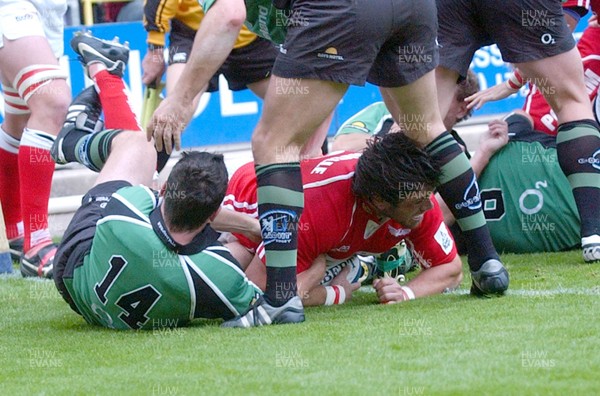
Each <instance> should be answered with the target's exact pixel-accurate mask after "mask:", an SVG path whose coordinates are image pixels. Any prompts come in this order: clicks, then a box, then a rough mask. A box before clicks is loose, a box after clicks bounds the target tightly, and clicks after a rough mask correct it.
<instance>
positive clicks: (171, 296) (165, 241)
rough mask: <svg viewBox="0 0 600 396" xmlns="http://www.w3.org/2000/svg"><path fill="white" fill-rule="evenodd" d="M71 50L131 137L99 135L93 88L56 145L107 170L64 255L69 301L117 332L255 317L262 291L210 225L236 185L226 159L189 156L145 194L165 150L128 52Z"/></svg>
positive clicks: (268, 313)
mask: <svg viewBox="0 0 600 396" xmlns="http://www.w3.org/2000/svg"><path fill="white" fill-rule="evenodd" d="M71 45H72V47H73V48H74V50H75V51H76V52H77V53H78V54H79V55H80V56H81V57H82V59H83V62H84V64H85V65H86V70H87V73H88V75H89V76H90V78H91V79H92V80H93V81H94V82H95V84H96V86H97V87H98V89H99V93H100V98H101V100H102V103H103V104H104V110H105V122H106V125H107V126H108V125H113V126H117V125H116V124H121V125H127V128H128V129H129V130H123V129H106V130H102V131H100V132H95V133H92V131H94V130H95V129H96V121H97V117H98V113H99V112H100V105H99V102H98V99H97V96H96V93H95V91H94V89H93V87H92V88H91V89H86V90H85V91H83V92H82V94H80V95H79V96H78V97H77V98H76V99H75V100H74V102H73V105H72V106H71V107H70V112H69V114H70V116H71V118H69V119H67V122H66V123H65V126H64V127H63V129H62V131H61V132H60V134H59V136H58V138H57V140H56V142H55V144H54V146H53V147H52V155H53V158H54V159H55V160H56V161H57V162H59V163H66V162H79V163H81V164H83V165H86V166H87V167H88V168H90V169H92V170H100V174H99V175H98V178H97V180H96V184H95V185H94V186H93V187H92V189H91V190H90V191H89V192H88V193H87V194H86V195H85V196H84V197H83V199H82V206H81V207H80V208H79V209H78V210H77V212H76V213H75V215H74V217H73V220H72V221H71V223H70V224H69V227H68V228H67V230H66V231H65V234H64V237H63V240H62V243H61V244H60V246H59V249H58V252H57V255H56V258H57V260H56V265H55V274H54V281H55V283H56V286H57V288H58V290H59V291H60V293H61V295H62V296H63V298H64V299H65V300H66V301H67V302H68V303H69V305H70V306H71V308H72V309H73V310H75V312H77V313H79V314H80V315H82V316H83V317H84V319H85V320H86V321H87V322H88V323H90V324H95V325H101V326H106V327H110V328H115V329H152V328H157V327H162V326H174V325H176V326H181V325H185V324H187V323H189V322H190V321H191V320H192V319H194V318H224V319H230V318H233V317H235V316H237V315H240V314H245V313H246V312H247V311H248V310H249V308H250V306H251V304H252V303H253V302H254V301H255V300H257V299H260V298H262V292H261V291H260V290H259V289H258V288H257V287H256V286H255V285H254V284H252V282H250V281H249V280H248V278H247V277H246V276H245V275H244V273H243V272H242V271H241V269H240V268H239V264H238V263H237V262H236V260H235V259H234V258H233V257H232V256H231V254H230V252H229V251H228V250H227V249H226V248H224V247H223V246H221V244H220V243H218V242H217V236H218V233H217V232H215V231H214V230H213V229H212V228H211V227H210V225H209V223H210V222H211V221H212V220H213V219H215V217H216V216H217V214H218V212H219V208H220V204H221V202H222V200H223V197H224V195H225V191H226V188H227V170H226V168H225V164H224V163H223V157H222V156H221V155H216V154H209V153H205V152H202V153H200V152H189V153H186V154H184V155H183V157H182V159H181V160H180V161H179V162H178V163H177V164H176V165H175V167H174V168H173V170H172V172H171V174H170V176H169V178H168V180H167V183H166V185H165V187H164V189H163V191H162V196H161V197H159V195H158V194H157V192H155V191H153V190H151V189H149V188H148V187H145V186H147V185H150V183H151V182H152V176H153V174H154V171H155V169H156V151H155V149H154V143H153V142H148V141H147V140H146V137H145V134H144V133H143V132H141V131H140V130H139V128H138V127H137V121H136V119H135V116H134V114H133V112H132V111H131V108H130V107H129V105H128V103H127V98H126V96H125V93H124V90H125V86H124V84H123V81H122V79H121V77H122V72H123V66H124V64H125V62H126V58H127V53H128V50H127V49H126V48H124V47H123V46H121V45H118V44H116V43H109V42H104V41H101V40H98V39H95V38H93V37H91V36H86V35H79V36H76V37H75V38H74V39H73V40H72V42H71ZM106 99H110V101H108V102H107V101H106ZM288 313H289V311H285V312H283V313H282V312H281V309H271V310H267V309H264V308H263V309H260V310H258V311H256V312H255V314H254V316H253V321H252V323H248V326H251V325H263V324H270V323H272V322H274V323H277V322H278V321H280V320H282V319H285V317H283V318H282V317H281V315H280V314H282V315H287V314H288Z"/></svg>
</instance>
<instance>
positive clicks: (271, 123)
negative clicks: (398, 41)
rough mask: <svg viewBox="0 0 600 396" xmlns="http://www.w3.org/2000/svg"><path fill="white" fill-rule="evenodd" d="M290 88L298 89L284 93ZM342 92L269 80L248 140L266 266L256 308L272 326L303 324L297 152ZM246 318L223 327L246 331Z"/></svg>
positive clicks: (336, 87)
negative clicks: (299, 291)
mask: <svg viewBox="0 0 600 396" xmlns="http://www.w3.org/2000/svg"><path fill="white" fill-rule="evenodd" d="M290 86H293V87H297V88H299V89H297V90H294V92H290V91H289V90H288V89H284V87H290ZM347 88H348V87H347V85H345V84H339V83H333V82H328V81H319V80H307V79H294V80H293V81H292V80H290V79H285V78H281V77H278V76H275V75H273V76H272V77H271V81H270V83H269V88H268V90H267V94H266V96H265V103H264V107H263V114H262V116H261V119H260V121H259V123H258V125H257V127H256V129H255V131H254V134H253V136H252V153H253V155H254V161H255V167H256V175H257V183H258V191H257V193H258V213H259V220H260V222H261V232H262V237H263V241H264V243H265V255H266V265H267V284H266V290H265V295H264V299H265V301H266V303H265V302H261V303H260V304H261V307H264V309H266V310H267V312H269V315H270V316H271V315H273V316H275V317H277V319H275V321H276V322H278V323H294V322H301V321H303V320H304V313H303V309H302V302H301V301H300V299H299V297H298V296H297V295H296V294H297V279H296V256H297V251H296V247H297V240H298V230H297V225H298V220H299V218H300V215H301V213H302V209H303V207H304V193H303V187H302V176H301V174H300V163H299V159H300V152H301V149H302V147H303V146H304V144H305V143H306V141H307V140H308V139H309V138H310V137H311V136H312V134H313V133H314V131H315V130H316V128H317V127H318V126H319V125H320V124H321V123H323V121H324V120H325V119H326V118H327V116H329V114H331V112H332V111H333V109H334V108H335V106H336V105H337V103H338V102H339V100H340V99H341V98H342V96H343V95H344V93H345V92H346V90H347ZM278 307H280V308H278ZM286 311H289V314H288V313H287V312H286ZM248 315H250V316H252V315H253V314H252V311H250V312H249V313H248V314H247V315H243V316H241V317H238V318H235V319H233V320H231V321H229V322H226V323H225V326H230V327H247V326H246V325H245V323H247V322H248V321H249V320H250V319H249V318H248V317H247V316H248Z"/></svg>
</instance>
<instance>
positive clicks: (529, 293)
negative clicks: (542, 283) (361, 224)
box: [358, 286, 600, 297]
mask: <svg viewBox="0 0 600 396" xmlns="http://www.w3.org/2000/svg"><path fill="white" fill-rule="evenodd" d="M358 291H359V292H361V293H372V292H374V291H375V289H373V286H361V287H360V289H358ZM469 293H470V291H469V289H458V290H455V291H452V292H450V293H448V294H458V295H465V294H469ZM506 294H507V295H509V296H524V297H542V296H559V295H579V296H600V286H596V287H593V288H587V289H574V288H564V287H558V288H556V289H550V290H545V289H508V291H507V292H506Z"/></svg>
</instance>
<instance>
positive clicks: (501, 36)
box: [437, 0, 575, 77]
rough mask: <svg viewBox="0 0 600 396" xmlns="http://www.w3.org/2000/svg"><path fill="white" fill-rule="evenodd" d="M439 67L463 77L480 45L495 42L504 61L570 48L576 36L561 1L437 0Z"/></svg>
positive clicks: (532, 58) (535, 57) (530, 58)
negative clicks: (572, 32) (565, 15)
mask: <svg viewBox="0 0 600 396" xmlns="http://www.w3.org/2000/svg"><path fill="white" fill-rule="evenodd" d="M437 8H438V22H439V33H438V41H439V44H440V66H444V67H446V68H448V69H450V70H454V71H457V72H458V73H459V74H460V75H461V76H463V77H464V76H466V74H467V70H468V69H469V64H470V63H471V59H472V58H473V55H474V54H475V51H477V50H478V49H479V48H481V47H483V46H486V45H491V44H494V43H495V44H497V45H498V48H499V49H500V52H501V53H502V58H503V59H504V61H505V62H510V63H524V62H531V61H535V60H539V59H544V58H548V57H551V56H555V55H559V54H562V53H564V52H567V51H569V50H570V49H572V48H573V47H574V46H575V40H574V39H573V36H572V35H571V31H570V30H569V27H568V25H567V22H566V20H565V18H564V16H563V10H562V7H561V1H560V0H506V1H498V0H437Z"/></svg>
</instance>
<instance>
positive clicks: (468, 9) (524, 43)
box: [436, 0, 600, 262]
mask: <svg viewBox="0 0 600 396" xmlns="http://www.w3.org/2000/svg"><path fill="white" fill-rule="evenodd" d="M466 3H467V2H465V1H463V0H437V9H438V27H439V31H438V39H439V44H440V46H439V49H440V64H439V66H438V67H437V69H436V86H437V94H438V103H439V105H440V109H441V111H442V113H443V112H444V111H445V110H446V109H447V107H448V105H449V102H448V99H449V98H450V97H451V94H452V92H454V91H455V89H456V83H457V81H460V78H462V77H464V76H465V75H466V72H467V70H468V67H469V64H470V63H471V60H472V58H473V54H474V53H475V51H476V50H477V49H478V48H480V47H483V46H485V45H491V44H493V43H496V44H498V48H499V49H500V52H501V54H502V58H503V59H504V61H506V62H510V63H512V64H514V65H515V67H516V68H517V69H518V70H519V71H520V72H521V74H522V75H523V77H524V79H525V80H532V81H534V82H535V85H537V87H538V89H539V90H540V92H541V93H542V94H543V96H544V98H545V99H546V101H547V102H548V104H549V105H550V107H551V108H552V110H553V111H554V113H555V114H556V119H557V124H558V127H557V128H556V131H557V136H556V141H557V158H558V162H559V164H560V167H561V170H562V171H563V173H564V174H565V175H566V177H567V179H568V180H569V183H570V184H571V188H572V192H573V197H574V199H575V202H576V204H577V210H578V212H579V216H580V218H581V219H582V221H581V244H582V255H583V259H584V261H585V262H594V261H599V260H600V166H598V158H597V157H598V153H599V152H600V126H599V125H598V123H597V122H596V121H595V120H594V115H593V113H592V111H591V103H590V100H589V96H588V92H586V81H585V78H584V73H583V67H582V61H581V56H580V53H579V52H578V50H577V49H576V48H575V40H574V39H573V35H572V34H571V31H570V29H569V26H568V25H567V22H566V20H565V17H564V14H565V12H564V10H563V8H562V7H561V5H562V4H563V3H564V2H561V1H558V0H553V1H548V0H545V1H542V0H528V1H519V0H506V1H502V2H498V1H493V0H479V1H477V2H468V5H466ZM594 3H595V4H594ZM592 8H593V9H594V10H595V11H598V2H597V1H594V2H592ZM539 11H541V12H542V14H543V15H544V16H543V17H542V18H539V17H538V16H535V15H537V13H538V12H539ZM534 14H535V15H534ZM540 22H542V23H540ZM545 22H550V23H545ZM445 199H446V198H445ZM449 206H451V205H449ZM457 221H458V222H459V223H460V222H462V220H461V219H458V220H457ZM470 244H471V243H469V245H470Z"/></svg>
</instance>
